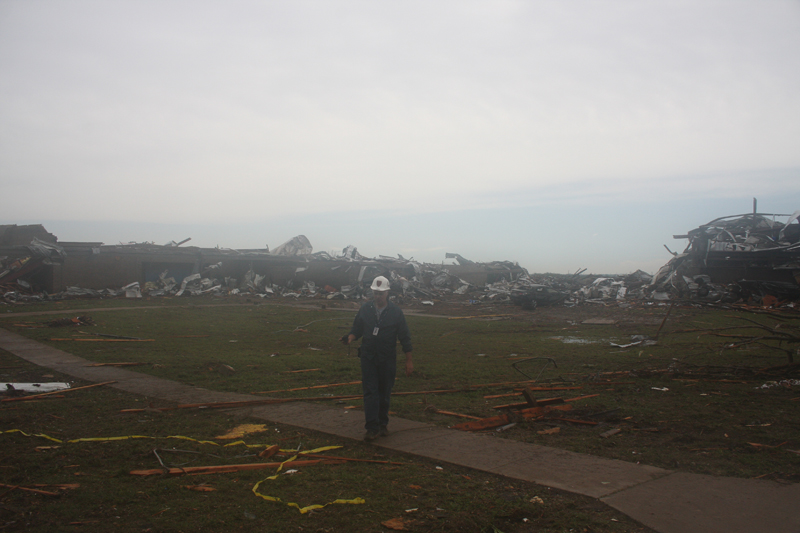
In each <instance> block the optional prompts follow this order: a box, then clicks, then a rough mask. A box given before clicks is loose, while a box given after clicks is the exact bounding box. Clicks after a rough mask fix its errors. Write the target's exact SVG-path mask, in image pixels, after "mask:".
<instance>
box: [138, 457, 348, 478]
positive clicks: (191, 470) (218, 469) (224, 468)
mask: <svg viewBox="0 0 800 533" xmlns="http://www.w3.org/2000/svg"><path fill="white" fill-rule="evenodd" d="M342 463H344V461H343V460H336V461H333V460H330V459H311V460H308V461H291V462H288V463H248V464H240V465H217V466H187V467H185V468H153V469H150V470H131V471H130V474H131V475H134V476H154V475H158V474H171V475H180V474H228V473H230V472H241V471H243V470H265V469H267V468H278V467H279V466H281V465H284V466H292V467H294V466H308V465H319V464H325V465H334V464H342Z"/></svg>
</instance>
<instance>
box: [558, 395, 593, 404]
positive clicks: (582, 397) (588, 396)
mask: <svg viewBox="0 0 800 533" xmlns="http://www.w3.org/2000/svg"><path fill="white" fill-rule="evenodd" d="M596 396H600V395H599V394H589V395H586V396H578V397H577V398H569V399H567V400H564V401H565V402H577V401H578V400H585V399H587V398H594V397H596Z"/></svg>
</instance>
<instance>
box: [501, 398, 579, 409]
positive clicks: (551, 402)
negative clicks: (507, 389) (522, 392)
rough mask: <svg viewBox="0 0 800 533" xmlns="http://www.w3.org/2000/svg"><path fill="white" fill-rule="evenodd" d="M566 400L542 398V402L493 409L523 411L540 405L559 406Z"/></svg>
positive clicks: (535, 401)
mask: <svg viewBox="0 0 800 533" xmlns="http://www.w3.org/2000/svg"><path fill="white" fill-rule="evenodd" d="M565 401H566V400H564V398H542V399H541V400H536V399H534V403H528V402H525V403H509V404H506V405H495V406H494V407H492V409H500V410H503V409H523V408H525V407H536V406H540V405H558V404H561V403H564V402H565Z"/></svg>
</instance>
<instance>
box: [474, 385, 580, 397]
mask: <svg viewBox="0 0 800 533" xmlns="http://www.w3.org/2000/svg"><path fill="white" fill-rule="evenodd" d="M581 388H583V387H527V388H526V389H525V390H528V391H536V392H552V391H561V390H579V389H581ZM519 395H520V392H509V393H508V394H490V395H488V396H484V397H483V399H484V400H492V399H494V398H509V397H511V396H519Z"/></svg>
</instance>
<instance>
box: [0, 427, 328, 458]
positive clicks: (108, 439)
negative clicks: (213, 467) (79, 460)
mask: <svg viewBox="0 0 800 533" xmlns="http://www.w3.org/2000/svg"><path fill="white" fill-rule="evenodd" d="M3 433H20V434H22V435H25V436H26V437H41V438H43V439H48V440H51V441H53V442H58V443H62V444H63V443H64V442H67V443H69V444H75V443H78V442H112V441H117V440H133V439H152V440H161V439H179V440H188V441H191V442H196V443H198V444H212V445H214V446H222V447H225V448H227V447H228V446H236V445H239V444H243V445H245V446H247V447H248V448H266V447H268V446H269V444H247V443H246V442H244V441H243V440H238V441H236V442H230V443H228V444H220V443H218V442H214V441H213V440H198V439H193V438H191V437H184V436H183V435H169V436H167V437H151V436H149V435H123V436H119V437H84V438H80V439H71V440H67V441H63V440H60V439H56V438H54V437H51V436H49V435H45V434H44V433H34V434H30V433H25V432H24V431H22V430H21V429H9V430H7V431H0V434H3ZM320 449H322V448H320ZM289 451H290V452H293V451H294V450H289ZM305 453H312V452H305Z"/></svg>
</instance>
